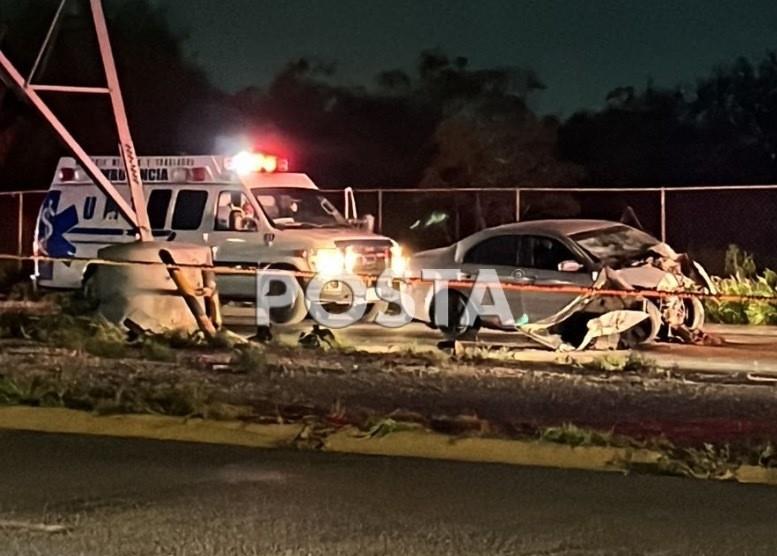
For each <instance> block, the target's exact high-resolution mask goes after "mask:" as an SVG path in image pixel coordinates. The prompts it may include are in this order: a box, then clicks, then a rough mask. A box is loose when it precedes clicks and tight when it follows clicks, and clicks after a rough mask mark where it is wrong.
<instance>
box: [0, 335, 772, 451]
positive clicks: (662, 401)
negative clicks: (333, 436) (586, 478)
mask: <svg viewBox="0 0 777 556" xmlns="http://www.w3.org/2000/svg"><path fill="white" fill-rule="evenodd" d="M255 353H257V354H258V356H256V357H255V359H256V360H255V361H254V360H250V361H248V363H246V362H245V361H244V362H242V363H239V364H237V363H235V356H234V353H229V352H222V353H220V354H213V353H212V352H205V351H202V352H199V351H196V350H188V351H182V352H179V353H178V361H177V362H176V363H162V362H154V361H149V360H144V359H140V358H132V357H126V358H122V359H106V358H98V357H94V356H90V355H85V354H79V353H75V352H71V351H68V350H63V349H55V348H49V347H45V346H41V345H38V344H32V343H30V342H19V341H5V342H3V343H0V378H1V379H2V389H0V403H25V404H31V405H36V404H45V405H64V406H67V407H73V408H81V409H87V410H94V411H98V412H105V413H110V412H159V413H166V414H174V415H202V416H206V417H214V418H230V419H244V420H248V421H256V422H289V421H298V420H301V419H312V420H315V421H316V422H317V423H319V425H318V426H325V427H326V426H332V427H336V426H338V425H342V424H357V425H359V426H363V427H369V426H371V425H373V424H375V423H376V422H377V421H378V420H380V419H382V418H385V417H393V419H394V420H396V421H416V422H421V423H423V424H425V425H426V426H428V427H430V428H432V429H434V430H437V431H440V432H448V433H453V434H459V433H470V434H486V435H498V436H508V437H514V436H526V435H534V434H537V432H538V431H539V430H541V429H543V428H545V427H552V426H560V425H564V424H568V423H572V424H574V425H576V426H578V427H586V428H593V429H597V430H602V431H610V432H614V433H618V434H623V435H627V436H630V437H633V438H637V439H641V438H649V437H651V438H652V437H656V436H661V437H665V438H667V439H669V440H671V441H672V442H674V443H675V444H678V445H700V444H701V443H704V442H712V443H716V444H717V443H731V444H736V445H743V446H744V445H752V444H757V443H763V442H766V441H775V442H777V390H776V389H775V387H774V382H771V381H752V380H748V378H747V377H745V376H736V375H728V376H720V375H699V374H696V375H693V374H676V375H673V374H672V373H668V372H666V371H658V370H655V369H651V368H650V366H649V364H648V365H645V366H643V367H634V368H632V369H631V370H621V371H606V370H602V369H601V368H594V367H575V366H562V365H548V364H542V365H530V364H527V363H525V362H523V363H521V362H512V361H493V360H480V359H477V358H470V359H462V358H454V357H451V356H445V355H439V356H433V355H430V354H414V353H395V354H388V355H374V354H364V353H358V352H357V353H344V352H341V351H329V352H325V351H321V350H318V349H303V348H283V347H268V348H265V349H264V350H263V351H258V350H257V351H256V352H255Z"/></svg>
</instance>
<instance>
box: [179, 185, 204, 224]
mask: <svg viewBox="0 0 777 556" xmlns="http://www.w3.org/2000/svg"><path fill="white" fill-rule="evenodd" d="M207 201H208V192H207V191H198V190H192V189H185V190H183V191H179V192H178V196H177V197H176V198H175V209H174V210H173V222H172V227H173V229H175V230H196V229H197V228H199V227H200V224H201V223H202V213H203V212H204V211H205V203H207Z"/></svg>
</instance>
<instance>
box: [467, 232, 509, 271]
mask: <svg viewBox="0 0 777 556" xmlns="http://www.w3.org/2000/svg"><path fill="white" fill-rule="evenodd" d="M517 246H518V238H517V237H516V236H496V237H490V238H488V239H484V240H483V241H481V242H480V243H478V244H476V245H474V246H473V247H471V248H470V250H469V251H467V253H466V254H465V255H464V262H465V263H470V264H476V265H481V266H485V265H494V266H497V265H498V266H515V263H516V259H517V251H518V249H517Z"/></svg>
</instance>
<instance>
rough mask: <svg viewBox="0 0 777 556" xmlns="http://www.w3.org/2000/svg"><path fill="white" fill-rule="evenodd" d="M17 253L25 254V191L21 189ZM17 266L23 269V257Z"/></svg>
mask: <svg viewBox="0 0 777 556" xmlns="http://www.w3.org/2000/svg"><path fill="white" fill-rule="evenodd" d="M16 255H17V256H18V257H21V256H22V255H24V193H22V192H21V191H20V192H19V213H18V221H17V223H16ZM16 266H17V267H18V270H19V271H21V270H22V268H23V266H22V260H21V258H20V259H19V260H18V262H17V265H16Z"/></svg>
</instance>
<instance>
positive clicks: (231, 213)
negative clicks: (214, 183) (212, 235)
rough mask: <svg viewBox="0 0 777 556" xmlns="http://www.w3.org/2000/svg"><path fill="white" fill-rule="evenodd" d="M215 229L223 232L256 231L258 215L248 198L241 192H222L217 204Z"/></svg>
mask: <svg viewBox="0 0 777 556" xmlns="http://www.w3.org/2000/svg"><path fill="white" fill-rule="evenodd" d="M214 229H215V230H217V231H222V232H250V231H254V230H256V215H255V214H254V207H253V205H251V203H250V201H249V200H248V197H247V196H246V195H245V194H244V193H242V192H240V191H222V192H221V193H219V198H218V203H217V204H216V223H215V226H214Z"/></svg>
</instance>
